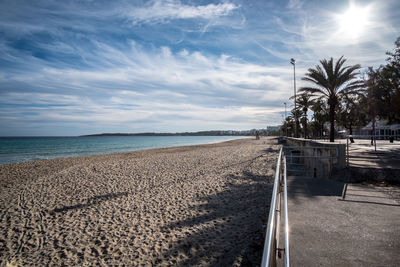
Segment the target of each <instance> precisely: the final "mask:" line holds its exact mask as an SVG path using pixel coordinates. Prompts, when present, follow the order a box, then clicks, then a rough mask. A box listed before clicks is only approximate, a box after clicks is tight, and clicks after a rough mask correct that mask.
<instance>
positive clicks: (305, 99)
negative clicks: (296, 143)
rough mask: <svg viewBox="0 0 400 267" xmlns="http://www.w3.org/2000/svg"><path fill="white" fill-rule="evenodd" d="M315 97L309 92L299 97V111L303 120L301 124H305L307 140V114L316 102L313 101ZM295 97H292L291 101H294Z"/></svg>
mask: <svg viewBox="0 0 400 267" xmlns="http://www.w3.org/2000/svg"><path fill="white" fill-rule="evenodd" d="M312 96H313V95H311V94H309V93H308V92H304V93H302V94H300V95H298V96H297V108H298V109H299V111H301V112H299V113H302V115H303V116H302V118H301V122H302V124H303V130H304V138H307V136H308V131H307V120H308V118H307V112H308V110H309V109H310V107H311V106H312V105H313V104H314V100H313V99H311V97H312ZM293 98H294V96H292V97H290V99H293Z"/></svg>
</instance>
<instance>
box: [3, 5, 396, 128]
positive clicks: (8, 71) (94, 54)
mask: <svg viewBox="0 0 400 267" xmlns="http://www.w3.org/2000/svg"><path fill="white" fill-rule="evenodd" d="M349 10H353V13H351V14H349V13H348V12H349ZM346 14H347V15H346ZM355 17H357V18H358V20H354V18H355ZM398 36H400V2H399V1H395V0H393V1H392V0H382V1H348V0H346V1H341V0H337V1H300V0H290V1H261V0H253V1H252V0H247V1H245V0H243V1H236V0H232V1H228V0H226V1H183V0H182V1H179V0H164V1H161V0H153V1H136V0H135V1H128V0H116V1H95V0H92V1H91V0H76V1H68V0H65V1H55V0H46V1H44V0H36V1H30V0H26V1H23V0H12V1H8V0H0V136H11V135H12V136H14V135H16V136H20V135H28V136H36V135H81V134H91V133H102V132H147V131H151V132H180V131H200V130H212V129H226V130H228V129H237V130H241V129H250V128H264V127H265V126H266V125H278V124H279V123H280V122H281V121H282V115H283V114H284V105H283V103H284V102H288V103H289V100H288V98H289V97H290V96H291V95H293V67H292V65H290V63H289V60H290V58H295V59H296V61H297V65H296V75H297V85H298V86H299V87H300V86H302V85H304V83H303V82H302V81H301V80H300V79H301V77H302V76H303V75H304V73H306V71H307V69H308V68H310V67H314V66H315V65H316V64H318V61H319V60H320V59H324V58H330V57H333V58H335V59H337V58H339V57H340V56H342V55H344V56H345V57H346V58H347V59H348V64H356V63H359V64H361V66H362V67H363V68H367V67H368V66H373V67H378V66H379V65H380V64H384V63H385V58H386V55H385V52H386V51H388V50H391V49H393V47H394V41H395V40H396V38H397V37H398Z"/></svg>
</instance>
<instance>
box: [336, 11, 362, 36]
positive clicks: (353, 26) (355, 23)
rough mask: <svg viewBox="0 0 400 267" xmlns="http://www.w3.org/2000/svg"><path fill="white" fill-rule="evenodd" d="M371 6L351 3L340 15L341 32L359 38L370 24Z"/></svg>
mask: <svg viewBox="0 0 400 267" xmlns="http://www.w3.org/2000/svg"><path fill="white" fill-rule="evenodd" d="M368 17H369V8H368V7H364V8H361V7H357V6H355V5H350V7H349V9H348V10H347V11H346V12H345V13H343V14H341V15H339V16H338V20H339V24H340V32H341V33H343V34H346V35H347V37H353V38H357V37H358V36H359V35H361V34H362V32H363V31H364V30H365V28H366V26H367V24H368Z"/></svg>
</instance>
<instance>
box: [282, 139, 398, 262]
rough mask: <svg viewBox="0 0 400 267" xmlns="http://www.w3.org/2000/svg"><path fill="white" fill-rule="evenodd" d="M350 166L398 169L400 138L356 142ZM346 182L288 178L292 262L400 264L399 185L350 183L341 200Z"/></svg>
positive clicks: (352, 148)
mask: <svg viewBox="0 0 400 267" xmlns="http://www.w3.org/2000/svg"><path fill="white" fill-rule="evenodd" d="M339 142H343V140H341V141H339ZM344 142H345V140H344ZM350 167H352V168H353V169H354V168H360V169H367V170H379V169H381V170H382V169H389V170H390V169H400V142H395V143H394V144H391V143H389V141H378V143H377V152H375V148H374V147H373V146H372V147H371V145H370V142H368V140H356V143H354V144H351V145H350ZM344 186H345V183H343V182H339V181H337V180H333V179H326V178H309V177H305V176H288V211H289V227H290V229H289V232H290V260H291V265H292V266H400V187H398V186H390V187H388V186H379V185H378V184H371V183H349V184H347V191H346V196H345V198H344V199H342V192H343V188H344Z"/></svg>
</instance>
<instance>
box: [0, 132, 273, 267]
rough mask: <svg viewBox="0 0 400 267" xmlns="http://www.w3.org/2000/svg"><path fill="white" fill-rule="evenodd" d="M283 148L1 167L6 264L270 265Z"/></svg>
mask: <svg viewBox="0 0 400 267" xmlns="http://www.w3.org/2000/svg"><path fill="white" fill-rule="evenodd" d="M277 152H278V145H277V142H276V140H272V139H268V138H262V139H261V140H255V139H241V140H235V141H229V142H223V143H219V144H210V145H201V146H188V147H179V148H168V149H155V150H146V151H136V152H128V153H118V154H108V155H99V156H90V157H76V158H67V159H54V160H45V161H36V162H28V163H18V164H11V165H0V207H1V209H0V261H1V263H2V266H4V265H7V264H13V265H23V266H44V265H63V264H64V265H68V266H82V265H85V266H87V265H115V264H126V265H128V266H154V265H156V266H160V265H162V266H187V265H190V266H254V265H258V264H260V261H261V256H262V248H263V242H264V231H265V223H266V220H267V217H268V206H269V202H270V195H271V190H272V181H273V175H274V168H275V162H276V158H277Z"/></svg>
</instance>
